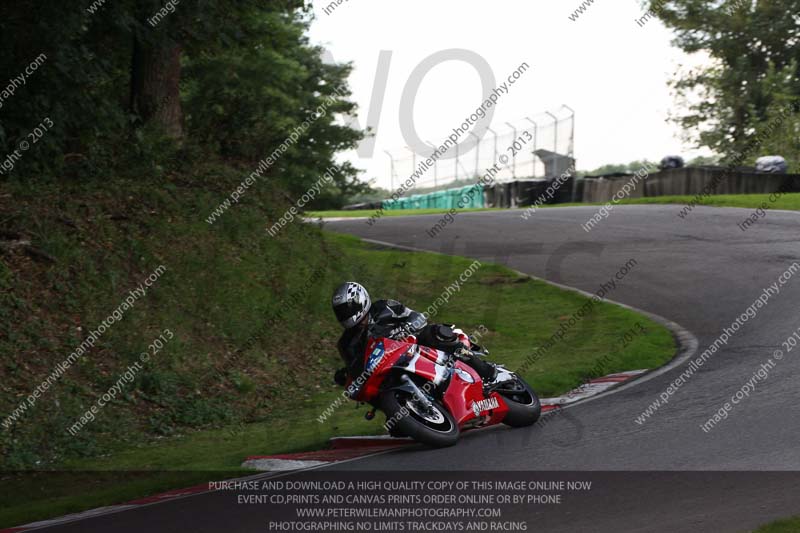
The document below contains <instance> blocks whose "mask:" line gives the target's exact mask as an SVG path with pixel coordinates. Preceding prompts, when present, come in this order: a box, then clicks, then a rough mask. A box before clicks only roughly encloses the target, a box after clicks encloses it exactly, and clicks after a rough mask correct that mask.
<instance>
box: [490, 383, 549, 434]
mask: <svg viewBox="0 0 800 533" xmlns="http://www.w3.org/2000/svg"><path fill="white" fill-rule="evenodd" d="M494 391H495V392H497V393H498V394H500V396H502V397H503V399H504V400H505V401H506V405H508V413H507V414H506V417H505V418H504V419H503V424H506V425H508V426H511V427H515V428H517V427H525V426H532V425H534V424H535V423H536V422H537V421H538V420H539V416H540V415H541V414H542V404H541V403H539V397H538V396H537V395H536V393H535V392H534V391H533V389H532V388H531V386H530V385H528V384H527V383H525V380H524V379H522V378H521V377H519V376H516V377H515V378H514V379H513V380H512V381H509V382H507V383H503V384H502V385H500V386H499V387H498V388H496V389H494Z"/></svg>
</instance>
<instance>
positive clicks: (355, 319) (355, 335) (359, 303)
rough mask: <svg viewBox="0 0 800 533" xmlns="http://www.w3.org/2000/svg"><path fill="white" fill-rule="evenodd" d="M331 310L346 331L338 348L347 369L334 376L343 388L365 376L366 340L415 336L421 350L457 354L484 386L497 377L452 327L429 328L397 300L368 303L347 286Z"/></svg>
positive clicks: (355, 287) (354, 286)
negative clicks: (348, 379)
mask: <svg viewBox="0 0 800 533" xmlns="http://www.w3.org/2000/svg"><path fill="white" fill-rule="evenodd" d="M333 310H334V313H335V314H336V317H337V318H338V319H339V322H340V323H341V324H342V326H343V327H344V328H345V331H344V333H343V334H342V336H341V338H340V339H339V342H338V344H337V347H338V349H339V354H340V355H341V357H342V359H343V360H344V362H345V365H346V367H345V368H343V369H341V370H339V371H338V372H337V373H336V376H335V380H336V382H337V383H339V384H340V385H344V383H345V381H346V378H347V376H348V375H349V376H350V377H351V378H352V379H355V378H357V377H358V376H360V375H361V374H362V373H363V372H364V350H365V349H366V345H367V341H368V339H370V338H374V337H386V338H389V339H404V338H407V337H408V336H409V335H414V336H415V337H416V338H417V343H418V344H421V345H423V346H429V347H431V348H435V349H437V350H442V351H446V352H448V353H455V352H457V351H458V352H459V354H460V356H461V359H462V360H463V361H464V362H466V363H467V364H468V365H470V366H471V367H472V368H474V369H475V371H476V372H477V373H478V374H479V375H480V376H481V379H483V380H484V382H485V383H489V382H491V381H492V380H493V379H494V378H495V376H496V374H497V372H496V369H495V367H494V366H493V365H490V364H489V363H486V362H485V361H483V360H482V359H481V358H480V357H479V356H478V355H476V354H475V353H473V351H472V350H463V348H465V346H464V345H463V344H462V343H461V342H460V341H459V339H458V335H457V334H456V333H455V332H454V331H453V329H452V327H450V326H445V325H442V324H428V323H427V320H426V319H425V316H424V315H423V314H422V313H418V312H417V311H414V310H413V309H409V308H408V307H406V306H405V305H403V304H402V303H400V302H398V301H396V300H378V301H376V302H374V303H371V301H370V298H369V294H368V293H367V291H366V289H364V287H362V286H361V285H359V284H358V283H352V282H348V283H345V284H343V285H341V286H340V287H339V288H337V289H336V291H335V292H334V294H333ZM475 349H477V348H476V347H475V346H473V350H475Z"/></svg>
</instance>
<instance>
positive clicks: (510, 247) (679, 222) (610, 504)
mask: <svg viewBox="0 0 800 533" xmlns="http://www.w3.org/2000/svg"><path fill="white" fill-rule="evenodd" d="M596 210H597V208H596V207H574V208H558V209H540V210H538V211H537V212H536V213H535V214H534V215H533V216H532V217H531V218H530V219H529V220H524V219H523V218H522V217H521V211H498V212H482V213H463V214H459V215H458V216H457V217H456V219H455V222H454V223H453V224H451V225H450V226H448V227H447V228H446V229H445V230H444V231H442V232H441V234H439V235H438V236H436V237H434V238H432V237H429V236H428V235H427V234H426V230H427V229H429V228H430V227H431V226H432V225H433V224H435V223H436V222H437V221H438V220H439V217H438V216H419V217H399V218H384V219H381V220H379V221H378V222H377V223H376V224H374V225H372V226H369V225H367V224H366V222H365V221H364V220H350V221H338V222H331V223H327V224H326V227H327V229H332V230H334V231H339V232H346V233H351V234H355V235H358V236H361V237H366V238H370V239H374V240H379V241H384V242H390V243H394V244H398V245H404V246H412V247H417V248H424V249H428V250H432V251H437V252H443V253H447V254H456V255H464V256H469V257H474V258H477V259H480V260H482V261H483V260H485V261H494V262H499V263H503V264H506V265H508V266H510V267H512V268H515V269H517V270H520V271H523V272H526V273H529V274H532V275H535V276H538V277H541V278H545V279H548V280H551V281H555V282H559V283H562V284H566V285H569V286H572V287H576V288H580V289H583V290H585V291H588V292H595V291H597V290H598V288H599V287H600V286H601V285H602V284H603V283H607V282H608V280H609V278H610V277H611V276H613V275H614V274H615V273H616V272H617V271H618V270H619V268H620V266H621V265H623V264H625V263H626V262H628V261H629V260H630V259H635V260H636V262H637V264H636V266H635V268H633V269H632V270H631V271H630V272H629V273H628V274H627V276H625V278H624V279H623V280H622V281H620V282H619V283H618V284H617V287H616V288H615V289H613V291H611V293H610V294H609V295H608V297H609V298H610V299H612V300H615V301H618V302H622V303H625V304H628V305H631V306H634V307H637V308H640V309H643V310H646V311H649V312H652V313H655V314H658V315H661V316H663V317H666V318H668V319H670V320H672V321H675V322H677V323H679V324H681V325H682V326H684V327H685V328H687V329H688V330H690V331H691V332H692V333H694V335H695V336H696V337H697V339H698V340H699V350H698V354H699V353H700V352H702V351H703V350H705V349H706V348H707V347H708V346H709V345H710V344H711V343H713V342H714V341H715V340H716V339H717V338H718V337H719V336H720V335H721V334H722V333H723V330H724V328H726V327H729V326H730V325H731V324H732V322H734V321H735V320H736V318H737V317H739V316H740V315H741V314H742V313H743V312H745V310H746V309H747V308H748V307H749V306H750V305H751V304H752V303H753V301H754V300H756V299H757V298H758V297H759V296H760V295H761V294H762V292H763V290H764V289H765V288H766V287H768V286H770V285H772V284H773V283H775V282H777V280H778V278H779V276H781V274H783V273H784V272H785V271H786V270H787V269H788V268H789V266H790V265H791V264H792V263H793V262H795V261H797V262H800V246H798V244H799V242H798V241H800V236H799V235H798V228H800V214H797V213H788V212H779V211H771V212H770V213H769V214H768V215H767V217H766V218H765V219H762V220H761V221H760V222H759V223H758V224H757V225H755V226H753V227H751V228H750V229H749V230H748V231H746V232H743V231H741V230H740V228H739V227H737V224H738V223H739V222H742V221H743V220H744V219H745V218H746V217H747V216H748V215H749V214H750V210H746V209H719V208H696V209H695V211H694V212H692V213H691V214H690V215H689V216H688V217H687V218H686V219H680V218H678V217H677V212H678V207H676V206H618V207H616V208H615V209H614V210H613V212H612V213H611V215H610V217H609V218H608V219H607V220H604V221H603V222H602V223H600V224H599V225H598V226H597V227H596V228H594V229H593V230H592V231H591V232H590V233H586V232H585V231H584V230H583V229H582V228H581V224H582V223H584V222H585V221H586V220H587V219H588V218H589V217H591V216H592V215H593V214H594V213H595V212H596ZM373 292H377V291H375V290H374V289H373ZM374 296H387V297H388V296H392V295H379V294H375V295H374ZM799 299H800V272H798V273H797V274H796V275H795V277H794V278H791V279H789V281H788V282H786V283H785V284H784V285H782V286H780V292H779V294H777V295H775V296H773V297H771V298H770V299H769V301H768V304H767V305H766V306H765V307H763V308H761V309H759V310H758V312H757V315H756V316H755V318H751V319H749V320H748V321H747V322H746V323H744V325H743V326H741V327H740V328H739V329H738V331H737V332H735V333H734V334H733V335H732V337H731V338H730V340H729V342H728V344H727V346H723V347H722V348H721V349H720V350H719V351H717V352H716V353H715V354H714V355H713V356H712V357H711V358H710V359H709V360H708V361H707V362H706V363H705V364H704V365H703V366H702V367H701V368H699V370H697V372H696V373H695V375H694V376H693V377H691V378H690V379H689V380H688V381H686V383H685V384H683V385H682V386H681V387H680V389H679V390H678V391H677V392H676V393H675V394H674V395H673V396H672V397H671V399H670V401H669V403H668V404H666V405H663V406H661V407H660V408H659V409H658V411H657V412H656V413H655V414H653V416H652V417H651V418H650V419H649V420H647V421H646V422H644V423H643V424H637V423H636V422H635V419H636V418H637V416H639V415H640V414H641V413H642V411H643V410H645V409H646V408H647V407H648V405H650V403H651V402H653V401H654V400H656V399H657V398H658V397H659V395H660V394H661V393H662V392H664V391H665V390H666V389H667V387H668V386H669V384H670V383H671V382H672V381H673V380H674V379H675V378H676V377H677V376H678V375H680V374H681V372H682V371H683V370H684V369H685V368H686V367H685V365H682V366H681V367H679V368H676V369H674V370H672V371H670V372H667V373H665V374H663V375H660V376H658V377H656V378H654V379H651V380H649V381H646V382H643V383H641V384H640V385H638V386H635V387H630V388H627V389H625V390H622V391H620V392H617V393H616V394H613V395H611V396H608V397H606V398H603V399H600V400H597V401H594V402H589V403H586V404H584V405H577V406H575V407H574V408H572V409H570V410H569V411H568V412H567V413H569V415H568V416H567V415H562V416H561V417H559V419H557V420H555V421H553V422H552V423H550V424H548V425H546V426H545V427H543V428H538V427H537V428H534V429H531V430H528V429H521V430H507V429H497V430H488V431H484V432H475V433H472V434H467V435H465V436H464V438H463V439H462V441H461V442H460V443H459V444H458V445H457V446H456V447H455V448H452V449H445V450H427V449H413V450H403V451H401V452H396V453H389V454H384V455H378V456H374V457H370V458H366V459H363V460H360V461H355V462H348V463H344V464H340V465H338V466H336V467H333V468H332V469H334V470H336V469H338V470H342V471H349V472H352V471H365V473H366V471H404V472H408V471H415V470H417V471H423V470H437V471H448V472H458V471H467V470H470V471H474V470H485V471H516V472H517V473H519V472H523V471H530V472H539V473H540V474H537V475H539V476H540V477H541V476H545V477H546V476H547V475H548V474H547V472H548V471H550V474H552V475H556V471H572V472H576V473H579V474H580V475H582V476H583V477H584V478H586V479H594V480H595V481H596V485H595V486H596V489H593V492H592V493H590V494H589V495H584V496H583V497H581V498H573V499H572V500H571V501H568V502H567V503H566V504H564V505H559V506H551V507H545V508H537V509H536V510H535V511H534V510H529V511H524V510H521V511H519V512H520V513H523V514H525V517H526V518H527V519H529V520H531V524H532V526H533V528H532V529H533V530H536V531H548V532H549V531H570V532H573V531H615V532H616V531H671V532H675V531H720V532H727V531H749V530H751V529H753V528H755V527H757V526H758V525H761V524H763V523H765V522H768V521H771V520H774V519H777V518H782V517H785V516H789V515H793V514H800V497H799V495H800V449H799V448H798V441H800V427H798V421H800V406H798V403H797V401H796V398H797V388H798V375H800V373H799V372H798V371H800V345H799V346H798V347H797V348H795V349H794V350H793V351H789V352H787V353H784V357H783V359H781V360H780V361H775V355H774V352H775V351H776V350H779V349H780V350H782V351H784V352H786V350H785V347H783V346H782V341H785V340H786V339H787V338H788V337H790V336H791V335H792V333H793V332H795V331H797V329H798V327H800V315H799V314H798V303H797V302H798V300H799ZM497 309H498V312H499V313H502V302H500V303H499V305H498V307H497ZM770 359H773V361H774V362H775V365H774V368H772V369H771V370H770V371H769V374H768V377H767V378H766V379H765V380H760V381H759V382H758V383H757V384H756V386H755V390H754V392H752V393H751V394H750V396H749V397H747V398H746V399H744V400H743V401H741V402H740V403H739V404H738V405H736V406H735V409H734V410H733V411H732V412H731V413H730V415H729V416H728V418H727V419H726V420H724V421H723V422H721V423H720V424H719V425H718V426H717V427H715V428H714V429H713V430H711V431H710V432H708V433H706V432H704V431H703V430H702V429H701V428H700V426H701V424H703V423H705V422H706V421H707V420H708V419H709V418H710V417H712V416H713V415H714V413H715V412H716V411H717V410H719V409H720V408H721V407H722V405H723V404H725V402H728V401H730V400H731V396H732V395H734V394H735V393H736V392H737V391H738V390H740V389H741V388H742V387H743V386H744V385H745V383H746V382H748V380H750V379H751V378H752V377H753V375H754V373H755V372H757V371H758V369H759V367H760V365H762V364H764V363H767V362H768V360H770ZM604 471H606V472H607V471H612V472H617V474H616V475H615V474H604V473H603V472H604ZM543 472H544V473H543ZM615 476H616V477H615ZM579 477H580V476H579ZM526 513H527V514H526ZM267 515H268V512H267V510H266V509H265V508H261V509H260V510H258V511H256V510H255V509H251V508H246V507H245V508H243V507H241V506H236V505H235V502H233V501H232V499H231V498H230V497H229V495H223V494H204V495H200V496H196V497H191V498H185V499H181V500H177V501H173V502H166V503H163V504H159V505H154V506H149V507H144V508H141V509H137V510H131V511H125V512H122V513H117V514H113V515H109V516H105V517H98V518H93V519H90V520H84V521H81V522H75V523H73V524H68V525H64V526H59V527H54V528H48V529H47V531H63V532H67V531H70V532H71V531H104V532H105V531H108V532H128V531H137V532H140V531H158V532H160V531H198V532H200V531H202V532H205V531H243V532H244V531H266V528H265V523H266V518H267Z"/></svg>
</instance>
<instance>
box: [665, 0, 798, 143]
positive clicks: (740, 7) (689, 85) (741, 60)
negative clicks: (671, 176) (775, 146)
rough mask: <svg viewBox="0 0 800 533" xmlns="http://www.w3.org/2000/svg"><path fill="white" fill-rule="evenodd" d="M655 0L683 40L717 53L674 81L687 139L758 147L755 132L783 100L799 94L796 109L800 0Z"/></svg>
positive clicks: (688, 46) (687, 46) (686, 45)
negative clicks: (754, 141) (705, 62)
mask: <svg viewBox="0 0 800 533" xmlns="http://www.w3.org/2000/svg"><path fill="white" fill-rule="evenodd" d="M649 5H650V7H651V9H653V10H654V11H655V12H656V13H658V15H659V16H660V17H661V19H662V20H663V21H664V23H665V24H666V25H667V26H668V27H670V28H672V29H674V30H675V33H676V37H675V40H674V43H675V44H676V45H677V46H678V47H680V48H681V49H682V50H684V51H685V52H688V53H694V52H705V53H707V54H708V55H709V56H710V58H711V60H712V63H711V65H709V66H707V67H701V68H698V69H695V70H693V71H690V72H687V73H685V74H684V75H683V77H681V78H680V79H678V80H677V81H675V82H674V84H673V87H674V89H675V91H676V95H677V96H678V98H679V100H681V102H682V104H683V107H684V109H683V112H682V114H680V115H678V116H676V117H675V120H676V121H677V123H678V124H680V125H681V126H682V127H683V129H684V131H685V132H686V137H687V138H688V139H691V140H694V141H695V142H696V143H697V145H698V146H705V147H708V148H711V149H712V150H713V151H714V152H715V153H717V154H720V155H722V156H723V157H725V158H726V159H731V158H734V157H736V156H737V155H738V154H740V153H743V152H744V151H745V150H746V149H747V147H748V145H749V146H751V147H752V142H751V140H752V136H753V134H754V133H755V131H756V130H758V129H759V128H760V127H762V126H764V125H765V123H766V122H768V121H769V119H770V116H771V115H774V113H775V111H774V105H775V103H776V102H777V101H778V100H783V102H784V103H786V102H789V103H792V102H793V106H794V108H793V109H794V112H795V113H796V111H797V108H796V103H797V98H798V97H799V96H800V84H799V83H798V81H797V80H798V75H800V69H799V68H798V65H799V64H800V63H798V60H800V18H798V13H800V0H758V1H756V2H749V1H748V2H741V1H739V0H725V1H724V2H722V3H721V5H720V2H708V1H706V0H667V1H666V2H665V1H663V0H651V1H649ZM771 73H772V74H771ZM776 73H780V74H779V75H776ZM781 79H783V81H782V82H781V81H780V80H781ZM792 121H793V122H794V123H796V122H797V121H796V118H795V119H792ZM756 155H757V154H747V158H749V159H752V158H754V157H756Z"/></svg>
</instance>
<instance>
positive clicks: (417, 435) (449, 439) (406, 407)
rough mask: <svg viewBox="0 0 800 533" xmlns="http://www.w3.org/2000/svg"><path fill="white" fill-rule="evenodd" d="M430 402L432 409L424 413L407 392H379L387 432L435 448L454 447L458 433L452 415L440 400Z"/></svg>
mask: <svg viewBox="0 0 800 533" xmlns="http://www.w3.org/2000/svg"><path fill="white" fill-rule="evenodd" d="M430 402H431V407H432V408H431V411H429V412H426V411H425V410H424V409H423V408H422V407H421V406H419V405H417V404H418V402H417V401H416V399H415V398H414V396H413V395H412V394H411V393H410V392H407V391H403V390H396V389H394V390H388V391H385V392H384V393H382V394H381V397H380V404H381V410H382V411H383V412H384V413H385V414H386V424H387V426H388V427H387V429H389V432H390V433H391V434H392V435H396V436H397V435H403V436H406V437H411V438H412V439H414V440H415V441H417V442H421V443H423V444H427V445H429V446H433V447H435V448H445V447H447V446H453V445H454V444H455V443H456V442H458V436H459V433H460V432H459V430H458V425H456V421H455V419H454V418H453V415H451V414H450V413H449V412H448V411H447V409H445V408H444V407H443V406H442V405H441V404H440V403H439V402H437V401H435V400H431V401H430Z"/></svg>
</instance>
